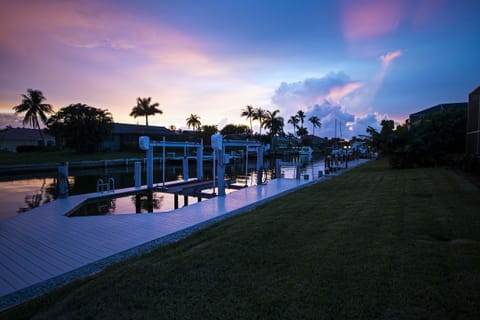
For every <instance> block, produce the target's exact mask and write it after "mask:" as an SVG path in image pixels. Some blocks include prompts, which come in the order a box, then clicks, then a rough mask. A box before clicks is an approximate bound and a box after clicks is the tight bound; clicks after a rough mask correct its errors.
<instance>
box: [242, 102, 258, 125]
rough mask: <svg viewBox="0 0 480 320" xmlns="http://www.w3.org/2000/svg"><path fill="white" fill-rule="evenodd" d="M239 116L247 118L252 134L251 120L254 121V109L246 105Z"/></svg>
mask: <svg viewBox="0 0 480 320" xmlns="http://www.w3.org/2000/svg"><path fill="white" fill-rule="evenodd" d="M240 116H242V117H245V118H247V120H249V121H250V131H251V132H253V126H252V120H254V119H255V108H253V107H252V106H251V105H247V106H246V107H245V108H244V109H243V110H242V113H241V114H240Z"/></svg>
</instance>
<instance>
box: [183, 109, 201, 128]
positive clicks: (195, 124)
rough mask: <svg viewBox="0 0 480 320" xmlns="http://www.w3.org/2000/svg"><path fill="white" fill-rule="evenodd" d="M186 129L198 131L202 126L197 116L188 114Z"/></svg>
mask: <svg viewBox="0 0 480 320" xmlns="http://www.w3.org/2000/svg"><path fill="white" fill-rule="evenodd" d="M186 120H187V127H189V128H193V130H198V129H200V127H201V126H202V123H201V122H200V116H199V115H197V114H193V113H192V114H190V117H188V118H187V119H186Z"/></svg>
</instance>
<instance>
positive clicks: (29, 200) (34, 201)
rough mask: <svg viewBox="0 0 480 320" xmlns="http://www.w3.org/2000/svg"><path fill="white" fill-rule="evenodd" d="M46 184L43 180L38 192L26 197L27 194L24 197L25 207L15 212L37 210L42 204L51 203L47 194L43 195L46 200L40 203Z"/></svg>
mask: <svg viewBox="0 0 480 320" xmlns="http://www.w3.org/2000/svg"><path fill="white" fill-rule="evenodd" d="M46 183H47V179H46V178H43V182H42V186H41V187H40V190H39V191H38V192H37V193H35V194H32V195H28V194H27V195H25V204H26V205H27V206H26V207H21V208H19V209H18V210H17V212H18V213H22V212H25V211H28V210H30V209H33V208H37V207H39V206H40V205H42V204H45V203H48V202H50V201H52V199H51V197H50V195H48V194H47V195H45V197H46V199H45V200H44V201H43V203H42V200H43V193H44V191H45V185H46Z"/></svg>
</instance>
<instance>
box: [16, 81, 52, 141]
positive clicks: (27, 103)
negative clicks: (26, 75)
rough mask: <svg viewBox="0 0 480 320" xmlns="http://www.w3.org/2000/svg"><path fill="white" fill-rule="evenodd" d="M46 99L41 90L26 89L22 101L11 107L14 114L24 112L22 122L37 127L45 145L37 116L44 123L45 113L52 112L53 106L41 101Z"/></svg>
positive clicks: (45, 119) (45, 120) (45, 121)
mask: <svg viewBox="0 0 480 320" xmlns="http://www.w3.org/2000/svg"><path fill="white" fill-rule="evenodd" d="M44 100H46V98H45V96H44V95H43V93H42V91H40V90H34V89H28V90H27V94H22V103H21V104H19V105H18V106H15V107H13V110H15V113H16V114H19V113H25V116H24V118H23V124H27V123H28V124H30V125H31V126H32V127H33V128H35V127H36V128H37V129H38V132H39V133H40V136H41V137H42V141H43V144H44V145H45V138H44V136H43V132H42V129H40V122H39V121H38V118H40V120H41V121H42V122H43V123H44V124H46V123H47V114H51V113H53V112H54V111H53V108H52V106H51V105H50V104H48V103H42V102H43V101H44Z"/></svg>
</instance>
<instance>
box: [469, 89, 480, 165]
mask: <svg viewBox="0 0 480 320" xmlns="http://www.w3.org/2000/svg"><path fill="white" fill-rule="evenodd" d="M467 153H468V154H473V155H475V156H477V157H480V86H479V87H477V88H476V89H475V90H473V91H472V92H471V93H470V94H469V95H468V110H467Z"/></svg>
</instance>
